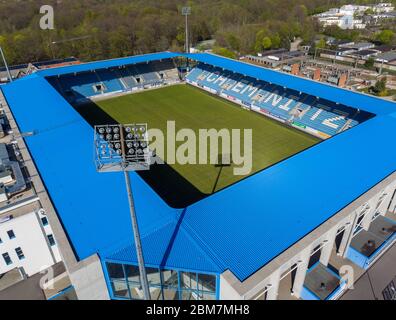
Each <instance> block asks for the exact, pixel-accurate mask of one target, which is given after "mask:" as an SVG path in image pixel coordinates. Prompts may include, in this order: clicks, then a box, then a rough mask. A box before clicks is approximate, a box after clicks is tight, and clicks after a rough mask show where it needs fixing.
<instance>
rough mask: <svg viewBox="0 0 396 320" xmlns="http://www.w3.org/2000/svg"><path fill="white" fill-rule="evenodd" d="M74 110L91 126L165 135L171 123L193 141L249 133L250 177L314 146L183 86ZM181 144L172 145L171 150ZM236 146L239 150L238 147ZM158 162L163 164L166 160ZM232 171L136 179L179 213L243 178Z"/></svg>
mask: <svg viewBox="0 0 396 320" xmlns="http://www.w3.org/2000/svg"><path fill="white" fill-rule="evenodd" d="M77 110H78V111H79V112H80V113H81V114H82V115H83V116H84V118H85V119H86V120H87V121H88V122H89V123H90V124H92V125H97V124H109V123H124V124H127V123H147V124H148V127H149V128H157V129H161V130H162V131H163V132H164V134H165V135H166V129H167V121H175V124H176V131H177V130H180V129H183V128H189V129H192V130H194V131H195V132H196V133H197V136H198V130H199V129H212V128H213V129H216V130H220V129H223V128H226V129H252V133H253V167H252V171H251V173H250V174H254V173H256V172H258V171H260V170H263V169H265V168H267V167H269V166H271V165H273V164H275V163H277V162H279V161H281V160H283V159H285V158H287V157H289V156H291V155H293V154H295V153H297V152H300V151H302V150H304V149H306V148H308V147H310V146H312V145H314V144H316V143H318V142H319V140H318V139H316V138H314V137H312V136H310V135H307V134H305V133H303V132H301V131H298V130H296V129H293V128H290V127H286V126H284V125H282V124H280V123H278V122H277V121H275V120H272V119H269V118H267V117H265V116H262V115H260V114H257V113H255V112H251V111H248V110H244V109H242V108H240V107H239V106H237V105H235V104H233V103H231V102H228V101H226V100H224V99H222V98H219V97H217V96H213V95H211V94H209V93H206V92H205V91H202V90H200V89H198V88H195V87H192V86H189V85H174V86H169V87H164V88H160V89H155V90H150V91H145V92H141V93H136V94H130V95H125V96H120V97H116V98H111V99H108V100H102V101H97V102H95V103H92V104H89V105H83V106H80V107H78V108H77ZM241 135H242V138H243V134H241ZM181 144H182V142H180V143H176V148H177V147H178V146H179V145H181ZM241 146H242V147H241V148H242V150H243V143H241ZM165 150H166V149H165ZM220 151H221V150H220ZM220 153H221V152H220ZM242 154H243V152H242ZM164 160H165V162H166V160H167V159H166V157H165V159H164ZM234 167H240V166H237V165H231V166H223V167H220V166H216V165H211V164H206V165H202V164H197V165H191V164H188V165H180V164H172V165H167V164H165V165H158V166H154V167H153V168H152V169H151V170H150V172H143V173H141V176H142V177H143V178H144V179H145V180H146V182H147V183H149V184H150V185H151V187H152V188H153V189H155V191H156V192H157V193H158V194H159V195H160V196H162V198H164V200H166V201H167V202H168V204H170V205H171V206H173V207H184V206H186V205H188V204H191V203H193V202H195V201H197V200H199V199H202V198H204V197H205V196H207V195H210V194H212V193H214V192H216V191H219V190H221V189H223V188H225V187H227V186H229V185H231V184H233V183H235V182H237V181H239V180H241V179H243V178H245V177H246V176H236V175H234V170H233V169H234Z"/></svg>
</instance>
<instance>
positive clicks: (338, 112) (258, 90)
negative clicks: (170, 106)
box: [186, 63, 372, 138]
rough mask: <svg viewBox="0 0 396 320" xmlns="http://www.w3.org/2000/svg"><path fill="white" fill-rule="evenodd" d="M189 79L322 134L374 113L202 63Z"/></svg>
mask: <svg viewBox="0 0 396 320" xmlns="http://www.w3.org/2000/svg"><path fill="white" fill-rule="evenodd" d="M186 80H187V82H188V83H190V84H193V85H195V86H198V87H201V88H203V89H205V90H207V91H210V92H211V93H214V94H218V95H220V96H222V97H225V98H227V99H229V100H233V101H235V102H236V103H239V104H241V105H243V106H245V107H247V108H250V109H252V110H255V111H258V112H261V113H264V114H267V115H268V116H270V117H272V118H276V119H278V120H280V121H282V122H284V123H288V124H291V125H295V126H297V127H298V128H300V129H305V130H307V131H309V132H310V133H313V134H316V135H317V136H319V137H323V138H327V137H330V136H333V135H335V134H337V133H340V132H342V131H344V130H346V129H349V128H351V127H354V126H356V125H358V124H359V123H361V122H363V121H366V120H368V119H369V118H370V117H371V116H372V115H371V114H370V113H368V112H365V111H358V110H357V109H354V108H351V107H348V106H345V105H340V104H336V103H334V102H331V101H328V100H323V99H317V98H316V97H313V96H309V95H307V94H304V93H302V92H297V91H295V90H291V89H288V88H283V87H280V86H278V85H275V84H271V83H269V82H265V81H262V80H258V79H253V78H249V77H246V76H244V75H242V74H239V73H235V72H232V71H228V70H223V69H221V68H217V67H214V66H210V65H207V64H202V63H200V64H198V65H197V66H196V67H195V68H194V69H192V70H191V71H190V73H189V74H188V75H187V76H186Z"/></svg>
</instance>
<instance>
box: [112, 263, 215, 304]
mask: <svg viewBox="0 0 396 320" xmlns="http://www.w3.org/2000/svg"><path fill="white" fill-rule="evenodd" d="M106 266H107V274H108V276H109V280H110V285H111V289H112V296H113V297H114V298H118V299H132V300H142V299H144V292H143V287H142V285H141V283H140V277H139V268H138V266H134V265H122V264H117V263H109V262H107V263H106ZM146 274H147V280H148V283H149V289H150V295H151V299H153V300H215V299H216V281H217V278H216V276H215V275H207V274H197V273H194V272H182V271H180V272H179V271H176V270H167V269H163V270H161V269H159V268H150V267H147V268H146Z"/></svg>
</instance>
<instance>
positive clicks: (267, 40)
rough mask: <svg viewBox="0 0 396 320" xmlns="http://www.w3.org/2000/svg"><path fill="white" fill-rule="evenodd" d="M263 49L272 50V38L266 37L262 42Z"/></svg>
mask: <svg viewBox="0 0 396 320" xmlns="http://www.w3.org/2000/svg"><path fill="white" fill-rule="evenodd" d="M261 47H262V48H263V49H264V50H267V49H270V48H271V47H272V41H271V39H270V37H264V38H263V40H262V41H261Z"/></svg>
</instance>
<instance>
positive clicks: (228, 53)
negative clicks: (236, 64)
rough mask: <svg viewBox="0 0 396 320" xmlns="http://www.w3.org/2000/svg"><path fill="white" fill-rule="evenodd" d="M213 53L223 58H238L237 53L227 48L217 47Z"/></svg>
mask: <svg viewBox="0 0 396 320" xmlns="http://www.w3.org/2000/svg"><path fill="white" fill-rule="evenodd" d="M213 53H215V54H218V55H220V56H223V57H227V58H231V59H236V58H237V56H236V54H235V52H233V51H231V50H229V49H227V48H222V47H215V48H213Z"/></svg>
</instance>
